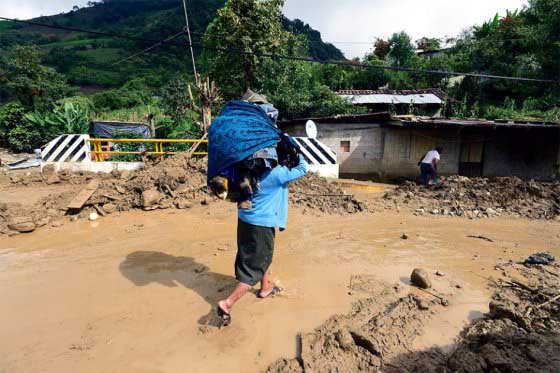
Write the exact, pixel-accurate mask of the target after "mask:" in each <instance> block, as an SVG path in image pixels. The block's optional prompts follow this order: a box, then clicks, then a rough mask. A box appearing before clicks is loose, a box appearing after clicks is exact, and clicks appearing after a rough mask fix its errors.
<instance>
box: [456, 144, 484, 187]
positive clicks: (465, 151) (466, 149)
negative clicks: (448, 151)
mask: <svg viewBox="0 0 560 373" xmlns="http://www.w3.org/2000/svg"><path fill="white" fill-rule="evenodd" d="M484 144H485V139H484V135H478V136H476V135H468V136H465V137H463V140H462V142H461V155H460V158H459V175H461V176H466V177H482V175H483V166H484Z"/></svg>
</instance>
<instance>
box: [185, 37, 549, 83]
mask: <svg viewBox="0 0 560 373" xmlns="http://www.w3.org/2000/svg"><path fill="white" fill-rule="evenodd" d="M197 47H198V48H202V49H209V50H214V51H221V52H233V53H238V54H243V55H253V56H257V57H266V58H271V59H282V60H288V61H301V62H310V63H316V64H323V65H337V66H343V67H354V68H356V67H358V68H364V69H378V70H391V71H402V72H409V73H416V74H429V75H440V76H465V77H472V78H486V79H495V80H508V81H522V82H534V83H551V84H560V81H557V80H551V79H534V78H523V77H511V76H502V75H491V74H477V73H463V72H457V71H442V70H427V69H413V68H408V67H398V66H386V65H368V64H364V63H358V62H347V61H332V60H331V61H319V60H316V59H314V58H310V57H296V56H286V55H282V54H276V53H255V52H248V51H245V50H242V49H236V48H222V47H212V46H208V45H201V44H200V43H195V48H197Z"/></svg>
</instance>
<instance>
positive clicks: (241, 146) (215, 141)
mask: <svg viewBox="0 0 560 373" xmlns="http://www.w3.org/2000/svg"><path fill="white" fill-rule="evenodd" d="M281 133H282V131H280V130H279V129H278V128H276V127H275V126H274V124H273V122H272V121H271V119H270V118H269V117H268V116H267V115H266V113H265V111H264V110H263V109H261V108H260V107H259V106H257V105H254V104H250V103H248V102H245V101H230V102H229V103H228V104H227V105H226V106H225V108H224V109H223V110H222V112H221V113H220V115H219V116H218V117H217V118H216V119H215V120H214V121H213V122H212V125H211V126H210V132H209V135H208V140H209V148H208V182H210V180H211V179H212V178H214V177H215V176H218V175H219V174H221V173H223V172H224V171H225V170H226V169H227V168H229V167H231V166H233V165H234V164H236V163H238V162H241V161H243V160H244V159H246V158H248V157H249V156H251V155H253V154H254V153H256V152H257V151H259V150H262V149H264V148H267V147H270V146H275V145H276V144H277V143H278V142H279V141H280V139H281V137H280V134H281Z"/></svg>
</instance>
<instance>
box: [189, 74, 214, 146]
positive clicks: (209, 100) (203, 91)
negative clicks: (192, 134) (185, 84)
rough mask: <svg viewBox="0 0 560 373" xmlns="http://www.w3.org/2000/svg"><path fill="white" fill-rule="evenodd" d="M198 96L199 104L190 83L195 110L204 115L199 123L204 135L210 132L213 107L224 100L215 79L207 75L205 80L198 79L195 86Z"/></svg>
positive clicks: (190, 93)
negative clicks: (212, 79) (211, 79)
mask: <svg viewBox="0 0 560 373" xmlns="http://www.w3.org/2000/svg"><path fill="white" fill-rule="evenodd" d="M194 90H195V93H196V96H197V98H198V102H200V104H198V103H197V102H196V101H195V95H194V94H193V91H192V89H191V86H190V85H189V97H190V99H191V103H192V106H193V110H194V111H196V112H197V113H198V114H199V115H200V116H201V117H202V123H199V127H200V129H201V131H202V135H203V136H204V135H205V134H206V133H207V132H208V128H209V127H210V124H211V123H212V107H213V106H214V105H215V104H217V103H219V102H220V101H222V96H221V94H220V90H219V89H218V88H217V87H216V84H215V83H214V82H213V81H210V78H209V77H207V78H206V79H204V80H201V79H197V83H196V85H195V86H194Z"/></svg>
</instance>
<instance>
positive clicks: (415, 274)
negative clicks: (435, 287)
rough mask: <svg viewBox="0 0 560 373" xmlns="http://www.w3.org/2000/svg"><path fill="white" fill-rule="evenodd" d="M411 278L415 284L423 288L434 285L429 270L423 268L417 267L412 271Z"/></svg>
mask: <svg viewBox="0 0 560 373" xmlns="http://www.w3.org/2000/svg"><path fill="white" fill-rule="evenodd" d="M410 280H411V281H412V283H413V284H414V285H416V286H418V287H419V288H422V289H429V288H431V287H432V281H431V280H430V276H429V275H428V272H427V271H425V270H423V269H421V268H416V269H415V270H414V271H412V274H411V275H410Z"/></svg>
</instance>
